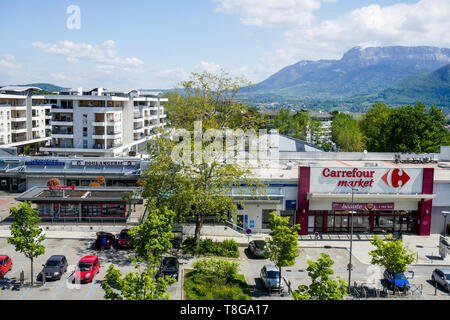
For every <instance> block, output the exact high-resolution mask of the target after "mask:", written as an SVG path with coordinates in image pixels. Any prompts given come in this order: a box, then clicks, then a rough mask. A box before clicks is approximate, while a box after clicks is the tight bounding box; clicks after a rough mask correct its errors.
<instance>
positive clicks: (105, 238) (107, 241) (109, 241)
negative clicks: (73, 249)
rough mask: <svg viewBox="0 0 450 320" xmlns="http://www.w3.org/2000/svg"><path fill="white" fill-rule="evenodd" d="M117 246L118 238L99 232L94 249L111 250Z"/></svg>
mask: <svg viewBox="0 0 450 320" xmlns="http://www.w3.org/2000/svg"><path fill="white" fill-rule="evenodd" d="M115 244H116V237H115V236H114V235H113V234H112V233H109V232H103V231H100V232H97V239H95V244H94V249H96V250H100V249H102V248H103V249H110V248H111V246H114V245H115Z"/></svg>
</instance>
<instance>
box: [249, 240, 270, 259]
mask: <svg viewBox="0 0 450 320" xmlns="http://www.w3.org/2000/svg"><path fill="white" fill-rule="evenodd" d="M267 250H268V248H267V243H266V242H265V241H264V240H252V241H250V242H249V243H248V252H249V253H250V254H251V255H252V256H253V257H259V258H267Z"/></svg>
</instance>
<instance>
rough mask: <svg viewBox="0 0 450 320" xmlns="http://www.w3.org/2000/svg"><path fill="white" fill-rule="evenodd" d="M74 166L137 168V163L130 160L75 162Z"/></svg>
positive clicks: (73, 162)
mask: <svg viewBox="0 0 450 320" xmlns="http://www.w3.org/2000/svg"><path fill="white" fill-rule="evenodd" d="M72 165H73V166H100V167H101V166H105V167H106V166H118V167H121V166H136V161H130V160H73V161H72Z"/></svg>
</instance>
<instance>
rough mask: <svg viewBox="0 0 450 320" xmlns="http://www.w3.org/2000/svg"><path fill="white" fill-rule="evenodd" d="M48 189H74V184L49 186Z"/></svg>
mask: <svg viewBox="0 0 450 320" xmlns="http://www.w3.org/2000/svg"><path fill="white" fill-rule="evenodd" d="M48 189H49V190H75V187H74V186H50V187H48Z"/></svg>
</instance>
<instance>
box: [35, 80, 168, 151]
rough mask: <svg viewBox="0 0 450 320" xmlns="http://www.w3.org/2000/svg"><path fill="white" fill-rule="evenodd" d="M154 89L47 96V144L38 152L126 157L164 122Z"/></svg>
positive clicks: (77, 90) (89, 91) (61, 93)
mask: <svg viewBox="0 0 450 320" xmlns="http://www.w3.org/2000/svg"><path fill="white" fill-rule="evenodd" d="M159 95H160V93H158V92H145V91H138V90H130V91H127V92H123V91H122V92H121V91H108V90H106V89H104V88H95V89H91V90H83V89H82V88H78V89H71V90H69V91H67V92H60V93H59V94H58V95H47V96H46V97H45V98H46V99H47V100H48V101H50V103H51V105H52V107H51V111H50V112H51V116H52V117H51V122H50V124H51V128H52V130H51V135H50V137H51V145H50V146H49V147H43V148H41V149H40V151H41V152H49V153H50V154H51V155H53V156H95V157H115V156H127V155H129V153H130V151H135V152H137V151H139V148H140V147H144V146H145V145H146V143H147V141H148V140H149V139H150V138H151V137H152V136H153V133H154V129H155V128H157V127H162V126H164V125H165V124H166V120H165V119H166V114H165V113H164V106H163V105H161V102H165V101H167V99H165V98H161V97H160V96H159Z"/></svg>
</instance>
